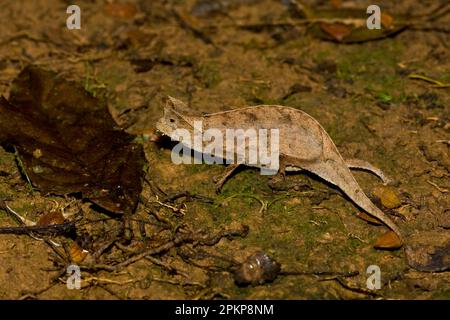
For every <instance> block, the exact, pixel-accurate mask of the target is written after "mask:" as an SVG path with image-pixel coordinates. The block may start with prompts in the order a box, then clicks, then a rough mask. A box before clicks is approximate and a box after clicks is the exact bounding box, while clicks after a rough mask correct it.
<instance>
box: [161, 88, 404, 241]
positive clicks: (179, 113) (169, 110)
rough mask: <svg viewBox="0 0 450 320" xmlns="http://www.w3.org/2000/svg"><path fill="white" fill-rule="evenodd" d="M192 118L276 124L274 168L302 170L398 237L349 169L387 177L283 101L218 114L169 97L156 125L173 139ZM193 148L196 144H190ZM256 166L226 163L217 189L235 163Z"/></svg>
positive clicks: (207, 123) (221, 123)
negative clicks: (348, 154)
mask: <svg viewBox="0 0 450 320" xmlns="http://www.w3.org/2000/svg"><path fill="white" fill-rule="evenodd" d="M194 121H201V122H202V127H203V130H206V129H208V128H215V129H219V130H221V132H222V133H225V130H226V129H227V128H242V129H244V130H245V129H248V128H256V129H258V128H267V129H270V128H274V127H276V128H278V129H279V169H278V173H279V174H280V175H281V176H284V174H285V172H286V171H300V170H306V171H308V172H311V173H313V174H315V175H317V176H319V177H320V178H322V179H324V180H326V181H328V182H329V183H331V184H333V185H335V186H337V187H338V188H339V189H340V190H342V191H343V192H344V193H345V194H346V195H347V196H348V197H349V198H350V199H351V200H352V201H353V202H354V203H355V204H356V205H357V206H359V207H360V208H361V209H363V210H364V211H366V212H367V213H369V214H370V215H371V216H373V217H375V218H376V219H377V220H379V221H381V222H382V223H383V224H385V225H386V226H387V227H388V228H389V229H391V230H392V231H393V232H394V233H395V234H396V235H397V236H398V238H399V242H400V243H401V244H402V243H403V240H402V234H401V232H400V229H399V228H398V227H397V225H396V224H395V223H394V222H393V221H392V220H391V219H390V218H389V217H388V216H387V215H386V214H385V213H384V212H383V211H381V209H379V208H378V207H377V206H376V205H375V204H374V203H373V202H372V201H371V200H370V199H369V197H368V196H367V195H366V194H365V193H364V191H363V190H362V188H361V187H360V186H359V184H358V182H357V181H356V179H355V177H354V176H353V174H352V173H351V171H350V169H362V170H367V171H369V172H371V173H373V174H375V175H376V176H378V177H379V178H380V179H381V180H382V181H383V183H384V184H388V183H389V182H390V179H389V178H388V177H387V176H386V175H385V174H384V173H383V172H382V170H380V169H379V168H377V167H375V166H373V165H372V164H370V163H369V162H367V161H364V160H360V159H347V160H344V158H343V157H342V156H341V154H340V153H339V151H338V149H337V147H336V145H335V144H334V142H333V141H332V139H331V137H330V136H329V135H328V133H327V132H326V131H325V129H324V128H323V127H322V126H321V125H320V124H319V122H318V121H317V120H316V119H314V118H313V117H311V116H310V115H308V114H307V113H306V112H304V111H302V110H299V109H296V108H292V107H287V106H280V105H258V106H250V107H243V108H238V109H233V110H228V111H222V112H217V113H210V114H204V115H199V116H197V115H192V112H191V111H190V110H189V108H188V107H187V105H186V104H185V103H184V102H182V101H181V100H178V99H176V98H173V97H170V96H169V97H168V98H167V100H166V104H165V107H164V115H163V116H162V117H161V118H160V119H159V121H158V122H157V123H156V129H157V131H159V132H160V133H162V134H163V135H166V136H169V137H171V138H172V140H176V139H179V137H177V135H176V134H175V130H177V129H187V130H190V131H192V130H193V129H194ZM190 147H191V148H193V149H194V151H198V152H202V150H195V146H190ZM240 164H244V165H247V166H253V167H260V165H259V164H258V163H257V164H249V163H248V161H247V159H246V158H244V161H243V163H236V164H230V165H229V166H228V167H227V169H226V170H225V173H224V174H223V176H222V178H221V179H220V180H219V181H218V182H217V186H218V190H220V187H221V186H222V185H223V184H224V183H225V181H226V179H227V178H228V177H229V176H230V175H231V174H232V172H233V171H234V170H236V168H237V167H238V166H239V165H240Z"/></svg>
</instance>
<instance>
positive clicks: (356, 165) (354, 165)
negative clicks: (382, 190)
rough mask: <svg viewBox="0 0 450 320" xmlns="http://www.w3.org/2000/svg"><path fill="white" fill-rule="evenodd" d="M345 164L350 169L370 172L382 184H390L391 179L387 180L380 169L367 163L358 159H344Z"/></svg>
mask: <svg viewBox="0 0 450 320" xmlns="http://www.w3.org/2000/svg"><path fill="white" fill-rule="evenodd" d="M345 163H346V164H347V167H349V168H350V169H361V170H366V171H369V172H372V173H373V174H374V175H376V176H377V177H378V178H380V179H381V180H382V181H383V183H384V184H389V183H390V182H391V179H389V178H388V177H387V176H386V175H385V174H384V172H383V171H382V170H381V169H380V168H377V167H375V166H374V165H372V164H370V163H369V162H367V161H364V160H360V159H346V160H345Z"/></svg>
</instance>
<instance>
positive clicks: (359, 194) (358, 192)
mask: <svg viewBox="0 0 450 320" xmlns="http://www.w3.org/2000/svg"><path fill="white" fill-rule="evenodd" d="M334 158H335V159H327V160H325V161H320V162H314V163H306V164H302V165H301V167H302V168H303V169H305V170H308V171H310V172H313V173H314V174H316V175H318V176H319V177H321V178H323V179H325V180H327V181H328V182H330V183H332V184H334V185H336V186H337V187H339V188H340V189H341V190H342V191H344V192H345V194H346V195H347V196H348V197H349V198H350V199H352V200H353V202H355V203H356V204H357V205H358V206H359V207H361V208H362V209H363V210H364V211H366V212H367V213H369V214H370V215H372V216H374V217H375V218H377V219H378V220H380V221H381V222H383V223H384V224H385V225H386V226H388V227H389V228H390V229H391V230H392V231H394V232H395V233H396V234H397V235H398V236H399V238H400V239H402V235H401V232H400V229H399V228H398V227H397V225H396V224H395V223H394V222H393V221H392V220H391V219H390V218H389V217H388V216H386V214H385V213H384V212H383V211H381V210H380V209H379V208H378V207H377V206H376V205H375V204H374V203H373V202H372V201H371V200H370V199H369V198H368V197H367V195H366V194H365V193H364V191H363V190H362V189H361V187H360V186H359V184H358V182H357V181H356V179H355V177H354V176H353V175H352V173H351V172H350V170H349V168H348V167H347V165H346V164H345V162H344V160H343V159H342V158H341V157H334Z"/></svg>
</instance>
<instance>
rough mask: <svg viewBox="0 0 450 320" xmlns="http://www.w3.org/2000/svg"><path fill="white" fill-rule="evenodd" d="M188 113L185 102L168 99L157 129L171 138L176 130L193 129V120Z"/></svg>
mask: <svg viewBox="0 0 450 320" xmlns="http://www.w3.org/2000/svg"><path fill="white" fill-rule="evenodd" d="M187 111H188V107H187V106H186V104H185V103H184V102H182V101H180V100H178V99H175V98H173V97H170V96H169V97H167V100H166V105H165V106H164V115H163V116H162V117H161V118H160V119H159V120H158V122H157V123H156V129H158V131H160V132H161V133H163V134H165V135H167V136H169V137H170V136H172V133H173V132H174V131H175V130H176V129H182V128H184V129H191V128H192V119H191V117H190V116H188V115H186V113H187Z"/></svg>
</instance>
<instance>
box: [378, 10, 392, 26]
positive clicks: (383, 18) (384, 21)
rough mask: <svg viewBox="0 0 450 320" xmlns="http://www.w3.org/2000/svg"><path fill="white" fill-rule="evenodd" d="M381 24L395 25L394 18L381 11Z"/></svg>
mask: <svg viewBox="0 0 450 320" xmlns="http://www.w3.org/2000/svg"><path fill="white" fill-rule="evenodd" d="M381 25H382V26H383V27H385V28H391V27H393V26H394V18H393V17H392V16H391V15H389V14H387V13H385V12H381Z"/></svg>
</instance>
